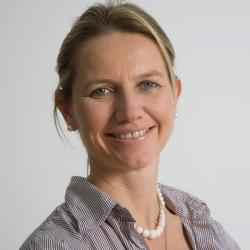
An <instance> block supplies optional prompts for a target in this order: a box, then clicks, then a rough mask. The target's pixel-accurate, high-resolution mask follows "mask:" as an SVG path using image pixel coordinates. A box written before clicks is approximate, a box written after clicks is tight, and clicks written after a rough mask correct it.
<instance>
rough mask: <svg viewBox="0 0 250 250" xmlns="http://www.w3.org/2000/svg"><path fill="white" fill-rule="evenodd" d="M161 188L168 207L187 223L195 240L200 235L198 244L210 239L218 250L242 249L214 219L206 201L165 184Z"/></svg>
mask: <svg viewBox="0 0 250 250" xmlns="http://www.w3.org/2000/svg"><path fill="white" fill-rule="evenodd" d="M160 187H161V191H162V194H163V196H164V198H165V201H166V205H167V206H169V208H171V209H172V210H173V211H174V212H175V213H176V214H177V215H179V216H180V217H181V218H182V220H184V221H185V223H186V227H188V228H190V229H191V231H192V232H193V234H194V235H193V236H194V237H195V238H196V235H199V239H200V242H197V244H201V245H202V244H204V243H203V242H205V241H208V238H210V242H213V244H215V245H216V246H217V247H218V249H228V250H229V249H230V250H231V249H232V250H238V249H240V248H239V246H238V244H237V243H236V242H235V240H234V239H233V238H232V237H231V235H230V234H229V233H228V232H227V231H226V230H225V229H224V227H223V226H222V225H221V223H219V222H218V221H217V220H215V219H214V218H213V217H212V215H211V211H210V208H209V207H208V205H207V203H206V202H205V201H203V200H201V199H200V198H198V197H197V196H195V195H193V194H191V193H188V192H186V191H183V190H180V189H177V188H175V187H171V186H167V185H164V184H160ZM201 225H202V228H201ZM198 249H199V248H198ZM216 249H217V248H216Z"/></svg>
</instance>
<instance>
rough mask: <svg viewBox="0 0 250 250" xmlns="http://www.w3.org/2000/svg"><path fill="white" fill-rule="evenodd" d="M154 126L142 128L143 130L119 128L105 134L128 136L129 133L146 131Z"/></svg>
mask: <svg viewBox="0 0 250 250" xmlns="http://www.w3.org/2000/svg"><path fill="white" fill-rule="evenodd" d="M153 127H154V125H152V126H148V127H143V128H138V127H126V128H120V129H115V130H112V131H111V132H108V133H106V134H107V135H118V134H128V133H131V132H135V131H141V130H145V129H146V130H148V129H151V128H153Z"/></svg>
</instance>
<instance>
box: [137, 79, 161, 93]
mask: <svg viewBox="0 0 250 250" xmlns="http://www.w3.org/2000/svg"><path fill="white" fill-rule="evenodd" d="M141 85H142V88H143V90H145V91H147V90H151V89H157V88H160V87H161V85H160V84H158V83H156V82H152V81H143V82H141Z"/></svg>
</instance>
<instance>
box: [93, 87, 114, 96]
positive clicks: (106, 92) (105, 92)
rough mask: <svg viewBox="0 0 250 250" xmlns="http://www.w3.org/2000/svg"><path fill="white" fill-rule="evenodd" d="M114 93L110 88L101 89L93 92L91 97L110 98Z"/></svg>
mask: <svg viewBox="0 0 250 250" xmlns="http://www.w3.org/2000/svg"><path fill="white" fill-rule="evenodd" d="M113 92H114V91H113V90H111V89H108V88H99V89H95V90H94V91H92V92H91V94H90V96H91V97H103V96H109V95H111V94H112V93H113Z"/></svg>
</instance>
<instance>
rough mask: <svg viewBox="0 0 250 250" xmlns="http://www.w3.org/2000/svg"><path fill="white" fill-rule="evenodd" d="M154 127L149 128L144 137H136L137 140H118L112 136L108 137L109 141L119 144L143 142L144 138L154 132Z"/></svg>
mask: <svg viewBox="0 0 250 250" xmlns="http://www.w3.org/2000/svg"><path fill="white" fill-rule="evenodd" d="M154 128H155V127H151V128H150V129H149V130H148V131H147V132H146V134H145V135H143V136H141V137H138V138H129V139H120V138H116V137H113V136H110V135H109V136H108V137H109V138H110V139H112V141H115V142H119V143H125V144H126V143H130V144H131V143H135V142H140V141H143V140H144V139H145V138H146V137H148V135H150V134H151V133H152V131H153V130H154Z"/></svg>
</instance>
